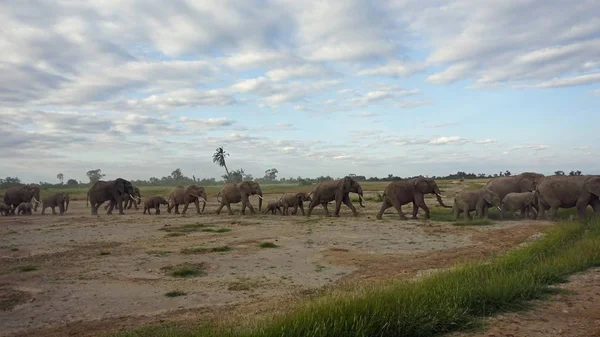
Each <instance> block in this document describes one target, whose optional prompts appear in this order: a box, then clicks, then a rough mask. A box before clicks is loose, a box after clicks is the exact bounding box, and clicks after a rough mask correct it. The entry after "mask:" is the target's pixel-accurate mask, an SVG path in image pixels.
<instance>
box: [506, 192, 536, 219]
mask: <svg viewBox="0 0 600 337" xmlns="http://www.w3.org/2000/svg"><path fill="white" fill-rule="evenodd" d="M535 203H536V197H535V191H534V192H521V193H515V192H513V193H508V194H507V195H506V196H505V197H504V199H502V206H501V208H502V210H501V211H500V219H504V211H509V212H510V213H511V214H512V215H513V217H515V211H517V210H521V216H524V217H527V216H529V214H530V213H533V215H534V218H535V217H537V214H536V211H535V208H534V205H535Z"/></svg>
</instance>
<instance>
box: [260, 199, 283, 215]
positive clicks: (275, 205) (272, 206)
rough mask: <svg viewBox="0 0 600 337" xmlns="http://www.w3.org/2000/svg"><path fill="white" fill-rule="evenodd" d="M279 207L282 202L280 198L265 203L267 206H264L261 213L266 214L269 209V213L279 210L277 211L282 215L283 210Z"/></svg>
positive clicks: (281, 205)
mask: <svg viewBox="0 0 600 337" xmlns="http://www.w3.org/2000/svg"><path fill="white" fill-rule="evenodd" d="M281 207H283V203H282V201H281V199H279V200H277V201H273V202H270V203H268V204H267V207H265V210H264V211H263V214H267V212H269V211H270V212H271V214H275V211H279V213H281V215H283V212H282V211H281Z"/></svg>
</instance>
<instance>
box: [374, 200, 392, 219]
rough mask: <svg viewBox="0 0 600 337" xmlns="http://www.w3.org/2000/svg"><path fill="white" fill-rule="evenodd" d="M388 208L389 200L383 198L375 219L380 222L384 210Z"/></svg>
mask: <svg viewBox="0 0 600 337" xmlns="http://www.w3.org/2000/svg"><path fill="white" fill-rule="evenodd" d="M390 207H392V203H391V202H390V200H389V199H388V198H383V201H382V202H381V208H380V209H379V213H377V216H376V218H377V219H379V220H381V219H382V218H383V213H384V212H385V210H386V209H388V208H390Z"/></svg>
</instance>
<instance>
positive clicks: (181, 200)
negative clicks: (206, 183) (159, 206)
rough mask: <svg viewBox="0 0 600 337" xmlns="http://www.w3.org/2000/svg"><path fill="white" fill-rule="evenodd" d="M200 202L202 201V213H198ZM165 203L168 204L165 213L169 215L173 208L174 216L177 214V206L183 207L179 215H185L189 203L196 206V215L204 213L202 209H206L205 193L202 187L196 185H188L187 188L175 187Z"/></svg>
mask: <svg viewBox="0 0 600 337" xmlns="http://www.w3.org/2000/svg"><path fill="white" fill-rule="evenodd" d="M200 201H202V212H201V211H200ZM167 202H170V204H169V205H168V206H167V212H169V213H171V210H172V209H173V208H175V214H179V205H183V211H181V214H185V212H186V211H187V209H188V206H189V205H190V203H194V205H196V213H198V214H200V213H204V208H205V207H206V191H205V190H204V187H202V186H198V185H190V186H188V187H183V186H181V185H177V186H176V187H175V188H174V189H173V191H171V193H170V194H169V198H168V199H167Z"/></svg>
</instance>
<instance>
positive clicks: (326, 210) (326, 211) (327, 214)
mask: <svg viewBox="0 0 600 337" xmlns="http://www.w3.org/2000/svg"><path fill="white" fill-rule="evenodd" d="M327 204H328V203H327V202H322V203H321V206H323V209H324V210H325V216H327V217H330V216H331V213H329V209H327Z"/></svg>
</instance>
